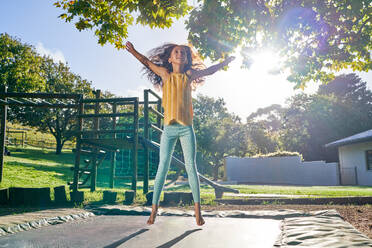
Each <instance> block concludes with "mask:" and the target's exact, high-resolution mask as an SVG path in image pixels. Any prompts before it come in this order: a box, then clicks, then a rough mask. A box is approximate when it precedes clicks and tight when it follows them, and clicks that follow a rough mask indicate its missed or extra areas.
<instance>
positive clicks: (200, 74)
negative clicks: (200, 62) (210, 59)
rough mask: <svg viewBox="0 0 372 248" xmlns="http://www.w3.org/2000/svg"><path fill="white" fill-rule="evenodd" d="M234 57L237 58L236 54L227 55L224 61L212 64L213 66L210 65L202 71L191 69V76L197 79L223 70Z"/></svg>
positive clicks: (192, 78)
mask: <svg viewBox="0 0 372 248" xmlns="http://www.w3.org/2000/svg"><path fill="white" fill-rule="evenodd" d="M234 59H235V57H234V56H231V57H227V58H226V59H225V60H224V61H223V62H221V63H219V64H216V65H212V66H210V67H208V68H207V69H204V70H200V71H191V72H190V78H191V80H195V79H197V78H200V77H204V76H208V75H212V74H213V73H215V72H217V71H219V70H221V69H222V68H223V67H225V66H227V65H228V64H229V63H230V62H231V61H233V60H234Z"/></svg>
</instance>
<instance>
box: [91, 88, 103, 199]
mask: <svg viewBox="0 0 372 248" xmlns="http://www.w3.org/2000/svg"><path fill="white" fill-rule="evenodd" d="M94 93H95V95H96V99H99V98H100V97H101V90H96V91H95V92H94ZM94 114H99V102H96V103H95V104H94ZM98 129H99V119H98V117H94V119H93V130H94V131H98ZM93 138H96V139H97V138H98V134H97V133H95V134H93ZM98 152H99V149H98V148H94V149H93V154H94V155H93V157H92V173H91V178H90V179H91V183H90V191H91V192H94V191H95V190H96V183H97V167H98V165H97V156H98Z"/></svg>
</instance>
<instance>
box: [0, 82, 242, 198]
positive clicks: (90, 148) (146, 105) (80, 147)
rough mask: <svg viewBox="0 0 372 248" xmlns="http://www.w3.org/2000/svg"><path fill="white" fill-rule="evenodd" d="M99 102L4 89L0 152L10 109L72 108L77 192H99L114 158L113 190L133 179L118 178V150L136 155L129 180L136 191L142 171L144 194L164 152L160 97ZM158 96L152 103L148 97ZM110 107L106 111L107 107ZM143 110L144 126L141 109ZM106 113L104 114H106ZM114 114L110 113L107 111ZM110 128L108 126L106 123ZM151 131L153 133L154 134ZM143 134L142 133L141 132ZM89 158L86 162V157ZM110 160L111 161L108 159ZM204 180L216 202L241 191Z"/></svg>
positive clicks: (0, 96)
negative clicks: (100, 173) (103, 170)
mask: <svg viewBox="0 0 372 248" xmlns="http://www.w3.org/2000/svg"><path fill="white" fill-rule="evenodd" d="M94 94H95V98H92V99H85V98H84V97H83V95H81V94H52V93H13V92H7V91H6V89H5V88H3V89H2V90H1V91H0V107H1V135H0V144H1V150H2V151H4V145H5V129H6V112H7V107H8V106H10V107H11V106H29V107H43V108H73V109H76V120H77V128H76V130H73V131H72V132H73V133H74V135H75V136H76V148H75V149H74V152H75V165H74V167H73V168H72V170H73V171H74V173H73V181H71V182H69V183H68V184H69V185H70V187H71V189H72V191H73V194H75V193H76V194H77V193H78V190H79V189H81V188H89V189H90V190H91V191H95V189H96V182H97V168H98V166H99V165H100V164H101V163H102V162H103V161H104V160H105V158H106V159H107V158H110V161H111V165H110V178H109V186H110V187H111V188H113V187H114V186H115V185H114V182H115V180H120V179H128V176H120V175H117V174H116V170H115V168H116V161H117V159H116V155H117V154H118V152H119V151H122V150H130V151H131V166H130V172H131V173H130V176H129V177H130V179H131V189H132V190H134V191H135V190H136V189H137V180H138V167H139V166H141V167H142V166H143V167H142V169H143V170H142V174H143V176H142V179H143V193H144V194H146V193H148V191H149V179H150V176H149V173H150V170H149V167H150V166H149V165H150V151H152V152H156V153H158V152H159V148H160V144H159V143H158V142H156V141H154V140H152V139H151V136H152V135H150V134H151V133H152V132H157V133H158V134H159V136H160V134H161V133H162V126H161V120H162V118H164V116H163V114H162V107H161V100H162V99H161V97H160V96H158V95H157V94H156V93H155V92H153V91H152V90H150V89H147V90H144V101H141V102H140V101H139V98H138V97H126V98H101V91H100V90H96V91H94ZM150 96H152V97H153V98H155V99H156V100H155V101H150V100H149V97H150ZM103 105H105V108H103V107H102V106H103ZM140 106H141V107H143V108H142V109H143V117H141V120H142V122H140V121H139V120H140V117H139V109H140ZM103 110H104V111H103ZM108 110H109V112H108ZM150 112H152V113H153V114H155V116H156V121H155V122H153V121H151V120H150V115H149V114H150ZM102 118H109V119H111V122H110V123H111V125H110V126H107V125H106V126H105V127H103V126H101V125H100V120H102ZM105 123H106V124H107V122H105ZM150 130H151V133H150ZM140 132H142V135H140V134H139V133H140ZM139 150H141V151H143V153H142V154H143V161H142V162H143V163H141V164H139V163H138V154H139ZM3 156H4V152H2V154H1V155H0V182H1V180H2V176H3V175H2V171H3ZM84 156H85V157H86V158H87V159H83V157H84ZM108 156H109V157H108ZM171 163H172V164H173V165H175V166H177V167H179V168H181V169H183V168H185V165H184V163H183V162H182V160H181V159H179V158H177V157H176V156H173V157H172V160H171ZM199 178H200V180H201V181H204V182H206V183H207V184H209V185H211V186H212V187H213V188H214V189H215V195H216V198H221V197H222V194H223V192H234V193H239V191H238V190H235V189H231V188H228V187H224V186H222V185H219V184H217V183H215V182H213V181H211V180H209V179H208V178H206V177H204V176H203V175H201V174H199Z"/></svg>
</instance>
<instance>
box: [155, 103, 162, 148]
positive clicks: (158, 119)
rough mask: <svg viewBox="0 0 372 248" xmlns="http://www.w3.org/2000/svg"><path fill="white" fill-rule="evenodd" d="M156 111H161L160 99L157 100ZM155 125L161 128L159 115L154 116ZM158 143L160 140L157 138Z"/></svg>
mask: <svg viewBox="0 0 372 248" xmlns="http://www.w3.org/2000/svg"><path fill="white" fill-rule="evenodd" d="M157 111H158V112H159V113H161V99H159V100H158V104H157ZM156 126H157V127H158V128H160V129H162V128H161V117H160V116H158V117H157V118H156ZM159 143H160V140H159Z"/></svg>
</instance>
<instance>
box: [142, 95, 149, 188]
mask: <svg viewBox="0 0 372 248" xmlns="http://www.w3.org/2000/svg"><path fill="white" fill-rule="evenodd" d="M143 99H144V107H143V115H144V118H143V119H144V127H143V131H144V134H143V135H144V138H145V139H149V92H148V90H144V98H143ZM143 149H144V160H145V163H144V172H143V173H144V174H143V194H147V192H149V157H150V154H149V149H148V147H147V146H144V147H143Z"/></svg>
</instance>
